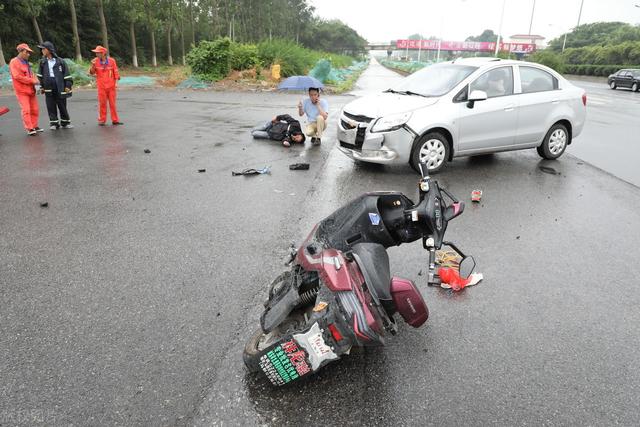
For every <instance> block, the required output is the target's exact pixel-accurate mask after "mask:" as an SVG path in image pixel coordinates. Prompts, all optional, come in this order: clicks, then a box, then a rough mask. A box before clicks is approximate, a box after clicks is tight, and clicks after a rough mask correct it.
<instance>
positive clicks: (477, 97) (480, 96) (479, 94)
mask: <svg viewBox="0 0 640 427" xmlns="http://www.w3.org/2000/svg"><path fill="white" fill-rule="evenodd" d="M486 99H487V92H485V91H483V90H474V91H471V93H470V94H469V100H468V102H467V108H473V106H474V105H475V103H476V102H477V101H485V100H486Z"/></svg>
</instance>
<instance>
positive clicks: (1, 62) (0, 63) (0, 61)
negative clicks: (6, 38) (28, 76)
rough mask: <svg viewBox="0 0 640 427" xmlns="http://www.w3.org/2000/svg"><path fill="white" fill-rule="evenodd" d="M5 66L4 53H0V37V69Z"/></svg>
mask: <svg viewBox="0 0 640 427" xmlns="http://www.w3.org/2000/svg"><path fill="white" fill-rule="evenodd" d="M5 65H7V61H5V59H4V52H3V51H2V37H0V67H4V66H5Z"/></svg>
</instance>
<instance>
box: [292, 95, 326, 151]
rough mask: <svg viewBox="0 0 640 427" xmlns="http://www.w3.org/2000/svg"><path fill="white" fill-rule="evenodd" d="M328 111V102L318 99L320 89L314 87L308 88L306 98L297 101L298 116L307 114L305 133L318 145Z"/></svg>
mask: <svg viewBox="0 0 640 427" xmlns="http://www.w3.org/2000/svg"><path fill="white" fill-rule="evenodd" d="M328 111H329V103H328V102H327V101H326V100H324V99H320V89H317V88H315V87H310V88H309V98H308V99H305V100H304V102H303V101H301V102H299V103H298V114H300V117H302V116H304V115H305V114H306V115H307V129H306V131H307V132H306V134H307V135H308V136H310V137H311V143H312V144H313V145H319V144H320V142H321V138H322V132H324V128H325V126H326V120H327V117H329V113H328Z"/></svg>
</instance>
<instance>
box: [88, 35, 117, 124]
mask: <svg viewBox="0 0 640 427" xmlns="http://www.w3.org/2000/svg"><path fill="white" fill-rule="evenodd" d="M91 52H95V54H96V57H95V58H94V59H93V60H92V61H91V68H90V69H89V74H91V75H94V76H96V81H97V83H98V104H99V110H100V111H99V114H98V125H100V126H104V125H105V123H106V122H107V101H108V102H109V111H110V112H111V123H112V124H113V125H123V124H124V123H122V122H121V121H120V119H119V118H118V111H117V110H116V82H117V81H118V80H120V73H119V72H118V64H116V60H115V59H113V58H110V57H109V56H108V55H107V49H106V48H105V47H102V46H96V48H95V49H93V50H92V51H91Z"/></svg>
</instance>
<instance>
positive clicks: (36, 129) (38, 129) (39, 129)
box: [35, 126, 44, 132]
mask: <svg viewBox="0 0 640 427" xmlns="http://www.w3.org/2000/svg"><path fill="white" fill-rule="evenodd" d="M35 131H36V132H44V129H42V128H41V127H38V126H36V127H35Z"/></svg>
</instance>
